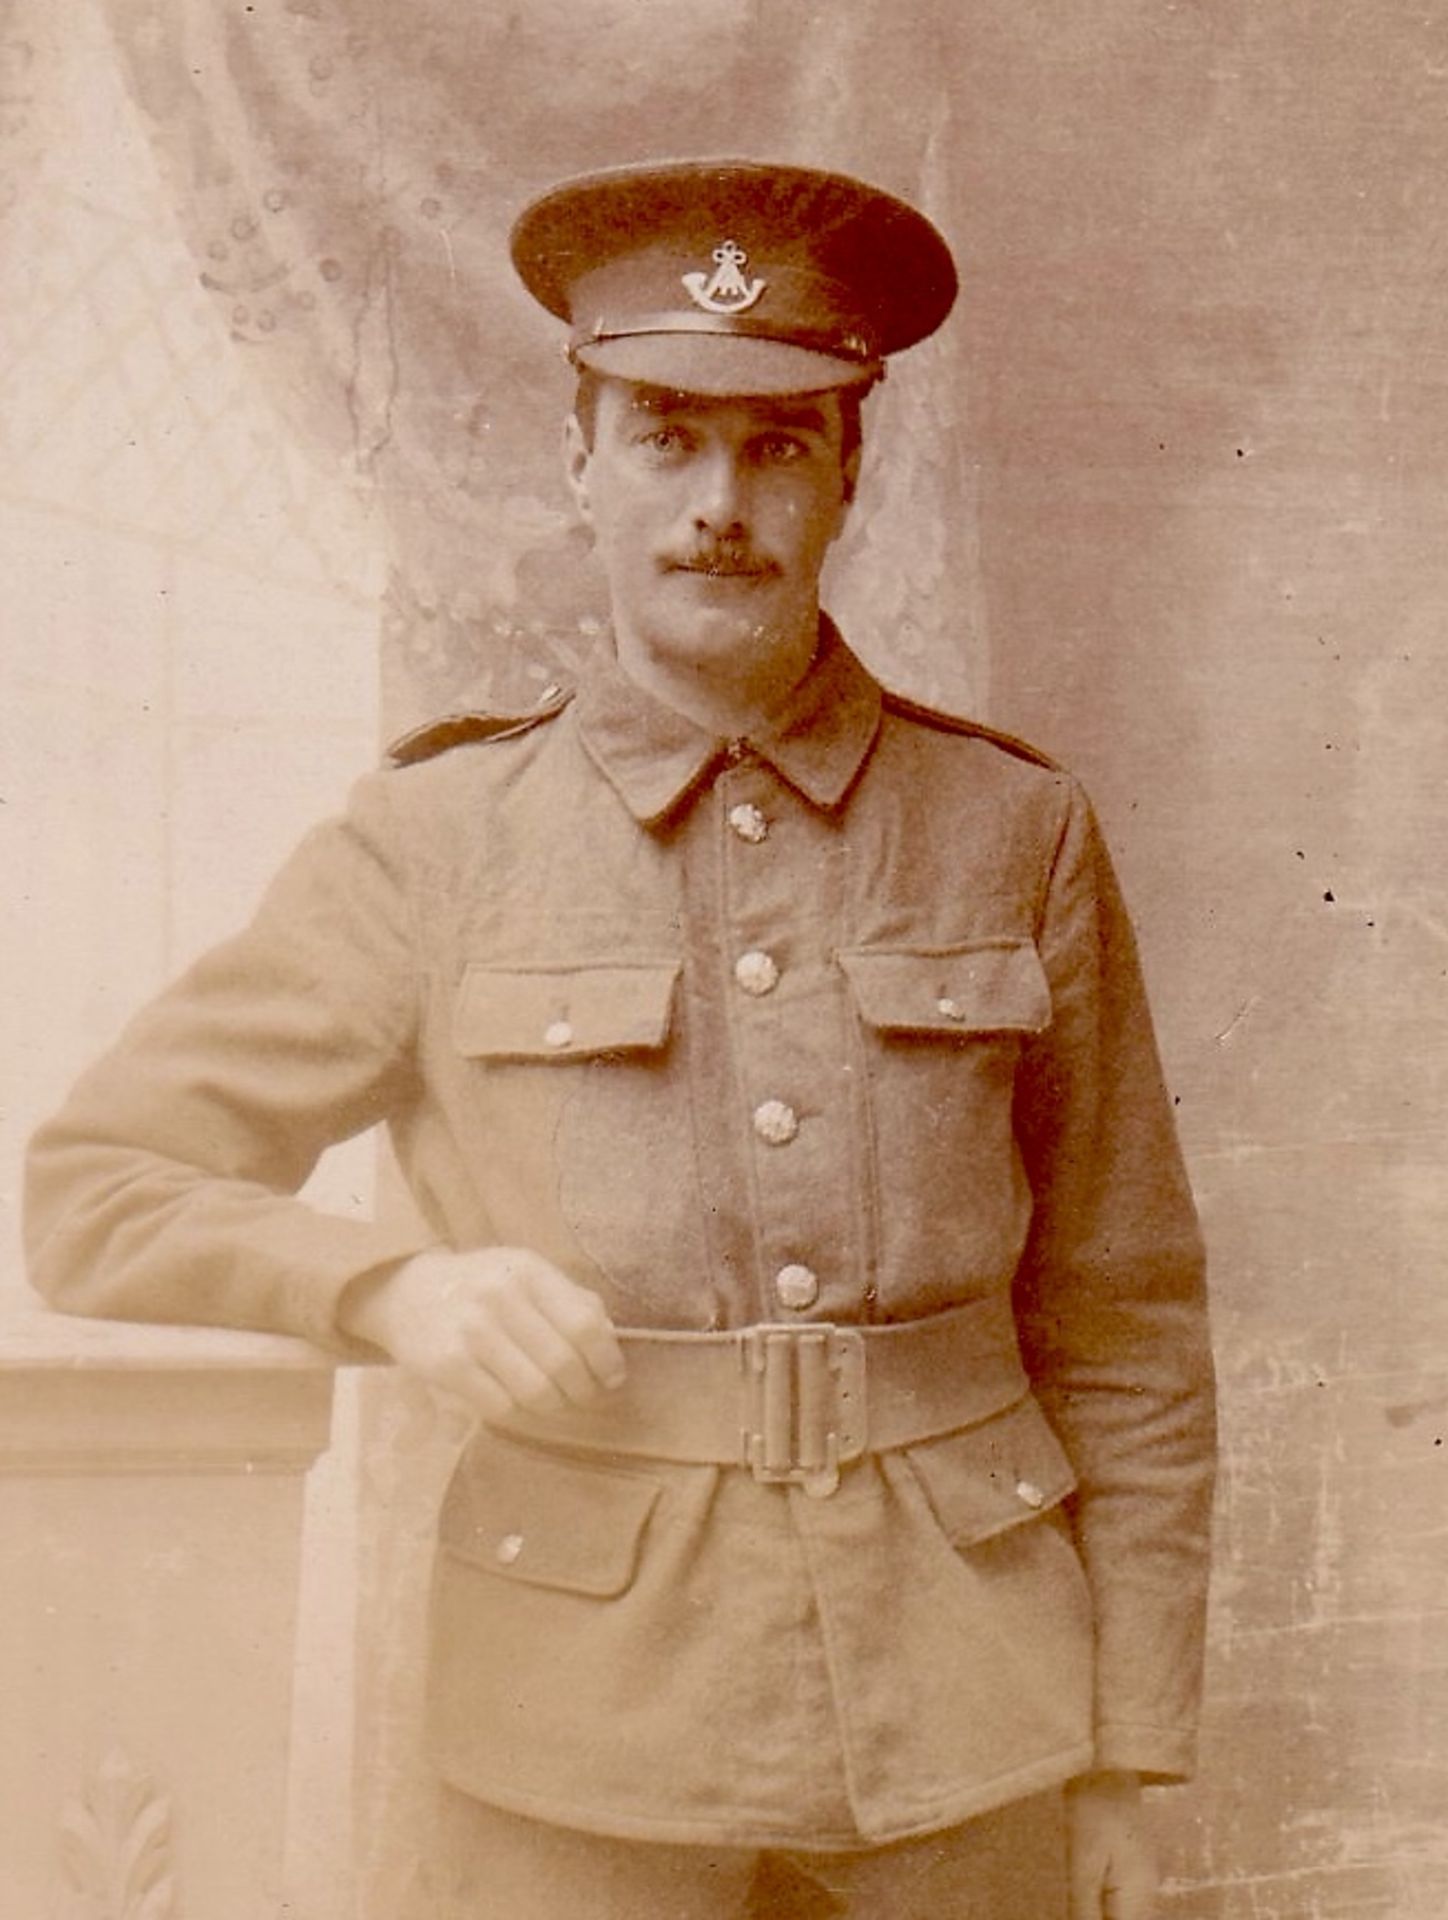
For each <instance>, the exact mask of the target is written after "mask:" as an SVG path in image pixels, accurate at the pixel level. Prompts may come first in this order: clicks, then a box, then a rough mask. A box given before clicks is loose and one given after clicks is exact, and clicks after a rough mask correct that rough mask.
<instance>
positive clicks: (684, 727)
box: [575, 615, 880, 826]
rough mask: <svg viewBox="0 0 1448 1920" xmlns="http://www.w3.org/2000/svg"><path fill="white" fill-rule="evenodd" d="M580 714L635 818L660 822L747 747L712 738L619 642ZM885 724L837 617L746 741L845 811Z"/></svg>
mask: <svg viewBox="0 0 1448 1920" xmlns="http://www.w3.org/2000/svg"><path fill="white" fill-rule="evenodd" d="M575 711H576V713H577V716H578V727H579V733H580V736H581V738H582V740H583V744H584V747H585V748H586V750H587V751H588V753H589V755H590V757H591V758H592V759H593V761H594V763H595V764H596V765H597V766H598V768H599V770H600V771H601V772H602V774H603V775H604V777H605V779H607V780H608V782H609V784H610V785H611V786H612V787H613V788H614V789H615V791H616V792H617V793H618V795H619V797H620V798H621V799H622V800H623V802H624V804H625V806H627V807H628V809H629V811H630V812H631V813H632V814H633V816H634V818H635V819H636V820H638V821H640V822H641V823H642V824H643V825H645V826H653V825H656V824H658V823H660V822H661V821H663V820H664V818H665V817H666V816H667V815H669V814H671V813H672V812H673V811H674V809H675V808H676V807H677V806H679V805H680V803H681V802H682V801H683V800H684V799H685V796H690V797H692V796H693V795H694V794H696V793H697V792H699V791H700V790H701V789H702V788H703V787H704V786H705V785H706V784H707V782H708V780H709V778H710V777H711V776H712V775H713V774H714V773H715V772H716V771H717V770H718V768H719V766H720V765H721V764H723V762H724V761H725V760H727V759H728V758H730V756H731V754H735V753H737V750H738V746H739V744H740V743H739V742H738V741H737V740H727V739H724V738H721V737H720V736H719V735H717V734H713V733H710V732H709V731H708V730H707V729H706V728H704V727H701V726H699V725H698V724H697V723H696V722H695V721H693V720H690V719H687V718H686V717H685V716H684V715H683V714H681V713H678V712H676V711H675V710H674V708H672V707H670V706H668V705H666V704H665V703H664V702H663V701H662V700H660V699H659V698H658V697H657V696H656V695H654V694H652V693H649V692H647V691H646V690H645V689H644V688H642V687H640V686H638V685H636V684H635V682H634V681H632V680H631V679H630V678H629V677H628V675H627V674H626V673H625V672H624V670H623V668H622V667H621V666H620V665H619V663H618V657H617V655H616V654H615V652H614V650H613V646H612V643H611V642H605V643H604V644H603V645H602V646H600V648H599V649H598V651H597V652H596V653H595V655H594V657H593V659H592V661H591V662H590V667H589V672H588V674H587V677H586V678H585V680H584V681H583V684H582V686H581V688H580V691H579V695H578V700H577V703H576V707H575ZM879 725H880V688H879V685H878V684H877V682H876V681H875V680H874V679H873V678H872V677H871V675H870V674H869V673H867V672H866V670H865V668H864V667H863V666H862V665H861V664H860V662H859V661H858V660H857V659H856V658H855V656H854V654H852V653H851V652H850V650H849V648H848V647H847V646H846V645H845V643H844V641H843V640H842V639H841V638H840V635H839V632H838V630H837V629H836V627H835V625H834V623H833V621H832V620H830V618H829V617H828V615H823V616H822V617H821V621H820V645H819V651H818V652H817V653H816V655H815V657H814V660H813V662H812V663H811V666H810V669H809V672H808V673H806V675H805V677H804V679H803V680H801V681H800V683H799V685H798V686H797V687H796V688H795V689H794V691H793V692H792V693H791V694H790V696H789V698H788V700H786V702H785V704H784V706H783V707H782V708H781V709H780V711H779V712H778V713H776V714H774V715H772V716H771V718H770V719H769V720H768V721H765V722H763V723H761V724H760V725H759V726H758V727H756V728H754V729H752V730H751V731H750V732H749V733H748V734H747V735H745V736H743V743H744V744H745V745H747V746H748V747H749V748H751V749H752V750H753V751H754V752H755V753H757V754H758V755H759V757H760V758H761V759H763V760H767V761H768V762H769V764H770V765H771V766H772V767H773V768H774V769H775V771H776V772H777V773H778V774H779V775H780V776H781V778H783V779H784V780H786V781H788V783H789V784H790V786H792V787H794V788H795V789H797V791H798V792H800V793H801V794H803V795H804V797H805V799H807V800H809V801H811V802H812V803H813V804H814V805H815V806H817V807H820V808H823V809H826V810H828V809H829V808H832V807H837V806H838V805H839V803H840V802H841V801H842V800H843V799H844V797H845V795H846V794H847V793H848V792H849V790H850V788H851V786H852V785H853V784H854V780H855V776H856V775H857V774H858V773H859V771H860V768H861V767H862V766H863V765H864V763H865V759H866V757H867V756H868V754H869V751H870V748H871V747H872V746H873V744H874V741H875V735H876V733H877V731H878V730H879Z"/></svg>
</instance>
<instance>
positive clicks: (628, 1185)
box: [452, 956, 707, 1325]
mask: <svg viewBox="0 0 1448 1920" xmlns="http://www.w3.org/2000/svg"><path fill="white" fill-rule="evenodd" d="M681 971H682V968H681V963H680V961H679V960H678V959H677V958H674V957H665V956H646V957H643V958H640V959H632V958H629V959H621V960H620V959H612V958H604V959H594V958H591V957H590V958H588V959H585V960H549V961H547V962H545V963H542V964H539V965H506V966H504V965H498V964H495V963H494V962H491V961H486V962H485V961H481V960H475V961H473V962H472V963H471V964H469V965H468V967H467V968H466V970H465V972H464V974H463V977H462V979H461V981H460V982H459V985H458V988H457V992H456V995H455V998H454V1003H453V1009H452V1048H453V1062H452V1065H453V1070H454V1071H458V1072H460V1073H461V1075H462V1080H463V1098H464V1101H465V1103H466V1107H467V1111H468V1112H469V1114H470V1115H471V1116H472V1117H473V1118H474V1120H475V1122H476V1123H479V1124H478V1130H477V1135H476V1141H475V1145H474V1148H473V1151H472V1153H471V1155H470V1163H471V1165H472V1166H473V1167H474V1168H475V1169H476V1173H475V1177H476V1178H477V1180H478V1181H479V1183H480V1184H485V1185H486V1188H487V1201H488V1214H489V1219H490V1222H491V1224H492V1227H493V1229H494V1232H495V1236H496V1237H498V1238H500V1239H504V1240H507V1241H516V1242H517V1243H518V1244H521V1245H527V1246H534V1247H537V1248H538V1249H539V1250H540V1251H542V1252H545V1253H547V1254H549V1256H550V1257H551V1258H553V1259H555V1260H556V1261H557V1262H558V1263H559V1264H561V1265H562V1266H563V1267H564V1268H565V1270H566V1271H568V1272H570V1273H572V1274H574V1275H575V1277H577V1278H579V1279H580V1280H582V1281H583V1282H584V1283H585V1284H586V1285H589V1286H592V1287H595V1288H596V1289H598V1290H599V1291H600V1292H602V1293H603V1295H604V1297H605V1299H606V1300H607V1302H608V1305H609V1309H610V1311H611V1312H612V1313H613V1315H614V1317H615V1319H617V1320H620V1321H624V1322H629V1323H632V1324H639V1325H650V1324H654V1323H655V1322H671V1321H673V1322H676V1321H677V1320H678V1318H679V1316H680V1314H681V1313H683V1314H685V1315H687V1313H688V1311H689V1310H690V1306H689V1303H688V1301H687V1300H685V1301H684V1302H681V1300H680V1297H679V1296H680V1289H681V1287H683V1288H687V1287H694V1288H697V1287H698V1285H699V1284H700V1276H702V1275H703V1274H704V1273H706V1271H707V1247H706V1244H705V1240H704V1225H703V1222H702V1219H701V1216H700V1209H699V1206H698V1203H697V1197H696V1196H697V1173H696V1166H695V1151H694V1137H693V1118H692V1107H691V1102H690V1099H689V1080H688V1074H687V1072H686V1070H685V1066H684V1063H683V1059H682V1035H681V1032H680V1017H679V1002H680V998H681V995H680V976H681Z"/></svg>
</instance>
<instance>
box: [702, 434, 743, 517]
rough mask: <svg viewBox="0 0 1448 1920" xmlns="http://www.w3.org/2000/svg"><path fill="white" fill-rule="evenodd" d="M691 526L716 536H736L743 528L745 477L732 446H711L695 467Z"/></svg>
mask: <svg viewBox="0 0 1448 1920" xmlns="http://www.w3.org/2000/svg"><path fill="white" fill-rule="evenodd" d="M693 480H694V495H693V501H692V506H693V514H694V525H695V527H696V528H698V530H699V531H700V532H701V533H702V532H708V533H713V534H715V535H724V534H737V533H739V532H741V531H742V530H743V527H744V512H745V492H744V475H743V473H742V472H741V461H740V457H739V455H738V454H737V453H736V452H735V450H734V449H733V448H732V447H711V448H710V449H709V450H708V451H707V452H706V453H704V454H703V455H701V456H700V458H699V459H698V460H697V461H696V462H695V464H694V473H693Z"/></svg>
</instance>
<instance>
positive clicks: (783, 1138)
mask: <svg viewBox="0 0 1448 1920" xmlns="http://www.w3.org/2000/svg"><path fill="white" fill-rule="evenodd" d="M754 1131H755V1132H756V1133H757V1134H758V1135H759V1137H760V1139H761V1140H767V1141H768V1142H769V1144H770V1146H772V1147H787V1146H788V1145H789V1143H790V1141H791V1140H793V1138H794V1136H795V1135H796V1134H797V1133H798V1132H799V1115H798V1114H797V1113H796V1112H795V1110H794V1108H793V1107H791V1106H788V1105H786V1103H785V1102H784V1101H783V1100H765V1101H763V1102H762V1103H761V1104H760V1105H759V1106H757V1107H756V1108H755V1109H754Z"/></svg>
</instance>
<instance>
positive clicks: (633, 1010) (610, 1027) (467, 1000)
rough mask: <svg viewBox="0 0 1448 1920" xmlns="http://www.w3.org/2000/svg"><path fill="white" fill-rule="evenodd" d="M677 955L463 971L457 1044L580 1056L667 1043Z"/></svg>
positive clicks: (501, 1056) (535, 1056) (510, 1056)
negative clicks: (668, 958) (671, 958)
mask: <svg viewBox="0 0 1448 1920" xmlns="http://www.w3.org/2000/svg"><path fill="white" fill-rule="evenodd" d="M678 977H679V967H678V963H677V962H676V961H660V962H637V963H634V962H602V963H600V964H597V965H589V966H578V967H560V966H548V967H495V966H492V965H488V964H483V963H480V962H475V963H473V964H472V965H470V966H469V967H468V969H467V971H466V973H465V974H464V976H463V982H462V986H461V987H460V989H459V991H458V996H457V1000H456V1002H455V1004H454V1008H453V1043H454V1045H455V1046H456V1047H457V1049H458V1051H459V1053H463V1054H467V1055H469V1056H471V1057H475V1058H478V1059H495V1060H575V1059H579V1058H587V1057H589V1056H592V1055H596V1054H602V1053H629V1052H635V1051H639V1050H644V1051H647V1050H650V1049H656V1048H659V1047H662V1046H663V1045H664V1043H665V1041H666V1040H667V1039H668V1036H669V1028H670V1024H671V1021H672V1018H673V1006H674V988H675V984H676V982H677V980H678Z"/></svg>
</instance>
